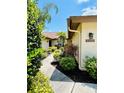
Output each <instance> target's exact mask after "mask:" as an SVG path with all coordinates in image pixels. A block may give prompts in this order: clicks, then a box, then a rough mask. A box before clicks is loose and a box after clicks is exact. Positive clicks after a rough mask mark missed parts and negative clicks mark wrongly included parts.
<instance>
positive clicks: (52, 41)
mask: <svg viewBox="0 0 124 93" xmlns="http://www.w3.org/2000/svg"><path fill="white" fill-rule="evenodd" d="M42 35H43V36H44V37H45V38H42V48H45V49H48V48H49V47H51V46H55V45H58V42H57V39H58V38H59V37H58V36H57V33H56V32H43V33H42Z"/></svg>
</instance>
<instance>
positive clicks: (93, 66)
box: [85, 57, 97, 79]
mask: <svg viewBox="0 0 124 93" xmlns="http://www.w3.org/2000/svg"><path fill="white" fill-rule="evenodd" d="M85 68H86V71H87V72H88V73H89V75H90V76H91V77H92V78H93V79H97V59H96V58H95V57H92V58H91V57H86V61H85Z"/></svg>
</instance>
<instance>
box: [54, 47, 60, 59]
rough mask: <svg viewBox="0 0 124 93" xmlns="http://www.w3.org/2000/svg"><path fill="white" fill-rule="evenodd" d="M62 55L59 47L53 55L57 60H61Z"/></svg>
mask: <svg viewBox="0 0 124 93" xmlns="http://www.w3.org/2000/svg"><path fill="white" fill-rule="evenodd" d="M60 55H61V50H59V49H57V50H55V51H54V52H53V57H54V58H55V59H56V60H59V59H60Z"/></svg>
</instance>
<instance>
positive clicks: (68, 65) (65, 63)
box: [59, 56, 77, 70]
mask: <svg viewBox="0 0 124 93" xmlns="http://www.w3.org/2000/svg"><path fill="white" fill-rule="evenodd" d="M59 63H60V66H61V67H62V68H63V69H64V70H74V69H75V68H76V67H77V64H76V62H75V59H74V58H73V57H71V56H70V57H62V58H61V59H60V62H59Z"/></svg>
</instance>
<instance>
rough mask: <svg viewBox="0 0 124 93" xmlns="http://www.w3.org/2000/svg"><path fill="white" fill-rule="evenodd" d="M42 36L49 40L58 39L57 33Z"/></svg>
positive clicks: (44, 33) (45, 33)
mask: <svg viewBox="0 0 124 93" xmlns="http://www.w3.org/2000/svg"><path fill="white" fill-rule="evenodd" d="M42 34H43V35H44V36H45V37H47V38H49V39H57V38H58V37H59V36H58V35H57V32H43V33H42Z"/></svg>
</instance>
